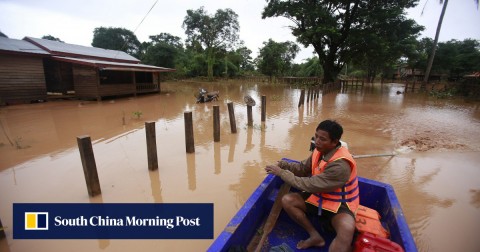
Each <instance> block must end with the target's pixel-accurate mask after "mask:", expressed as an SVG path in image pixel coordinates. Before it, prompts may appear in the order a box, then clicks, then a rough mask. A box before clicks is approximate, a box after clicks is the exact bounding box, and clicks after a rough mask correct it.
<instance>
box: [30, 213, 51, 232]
mask: <svg viewBox="0 0 480 252" xmlns="http://www.w3.org/2000/svg"><path fill="white" fill-rule="evenodd" d="M25 230H48V213H47V212H26V213H25Z"/></svg>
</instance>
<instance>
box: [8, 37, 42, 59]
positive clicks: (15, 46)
mask: <svg viewBox="0 0 480 252" xmlns="http://www.w3.org/2000/svg"><path fill="white" fill-rule="evenodd" d="M0 51H4V52H10V53H20V54H38V55H49V53H48V52H46V51H44V50H42V49H41V48H39V47H37V46H35V45H33V44H32V43H29V42H27V41H24V40H18V39H11V38H5V37H0Z"/></svg>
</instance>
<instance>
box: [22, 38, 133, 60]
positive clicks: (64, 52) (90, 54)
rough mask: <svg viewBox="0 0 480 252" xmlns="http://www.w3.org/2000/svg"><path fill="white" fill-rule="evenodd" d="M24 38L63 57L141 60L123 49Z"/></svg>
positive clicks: (53, 54)
mask: <svg viewBox="0 0 480 252" xmlns="http://www.w3.org/2000/svg"><path fill="white" fill-rule="evenodd" d="M23 40H25V41H28V42H30V43H32V44H34V45H36V46H38V47H40V48H42V49H44V50H45V51H47V52H49V53H50V54H52V56H63V57H81V58H91V59H98V60H109V61H117V62H128V63H138V62H140V60H138V59H137V58H135V57H133V56H130V55H129V54H127V53H125V52H123V51H116V50H108V49H103V48H97V47H88V46H81V45H73V44H68V43H63V42H59V41H53V40H48V39H38V38H32V37H25V38H23Z"/></svg>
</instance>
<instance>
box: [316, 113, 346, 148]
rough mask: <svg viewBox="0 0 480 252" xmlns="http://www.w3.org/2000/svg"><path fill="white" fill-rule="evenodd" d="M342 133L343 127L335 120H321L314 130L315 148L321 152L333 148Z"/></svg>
mask: <svg viewBox="0 0 480 252" xmlns="http://www.w3.org/2000/svg"><path fill="white" fill-rule="evenodd" d="M342 134H343V128H342V126H341V125H340V124H339V123H337V122H336V121H332V120H325V121H323V122H321V123H320V124H318V126H317V129H316V130H315V148H316V149H317V150H318V151H320V152H322V153H327V152H329V151H331V150H333V149H335V147H337V145H338V144H339V142H340V138H341V137H342Z"/></svg>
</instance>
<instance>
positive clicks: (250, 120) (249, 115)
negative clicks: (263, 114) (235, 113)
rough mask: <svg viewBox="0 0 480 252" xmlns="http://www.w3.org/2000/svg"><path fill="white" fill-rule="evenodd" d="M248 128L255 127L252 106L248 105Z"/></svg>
mask: <svg viewBox="0 0 480 252" xmlns="http://www.w3.org/2000/svg"><path fill="white" fill-rule="evenodd" d="M247 118H248V126H250V127H251V126H253V116H252V106H250V105H247Z"/></svg>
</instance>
